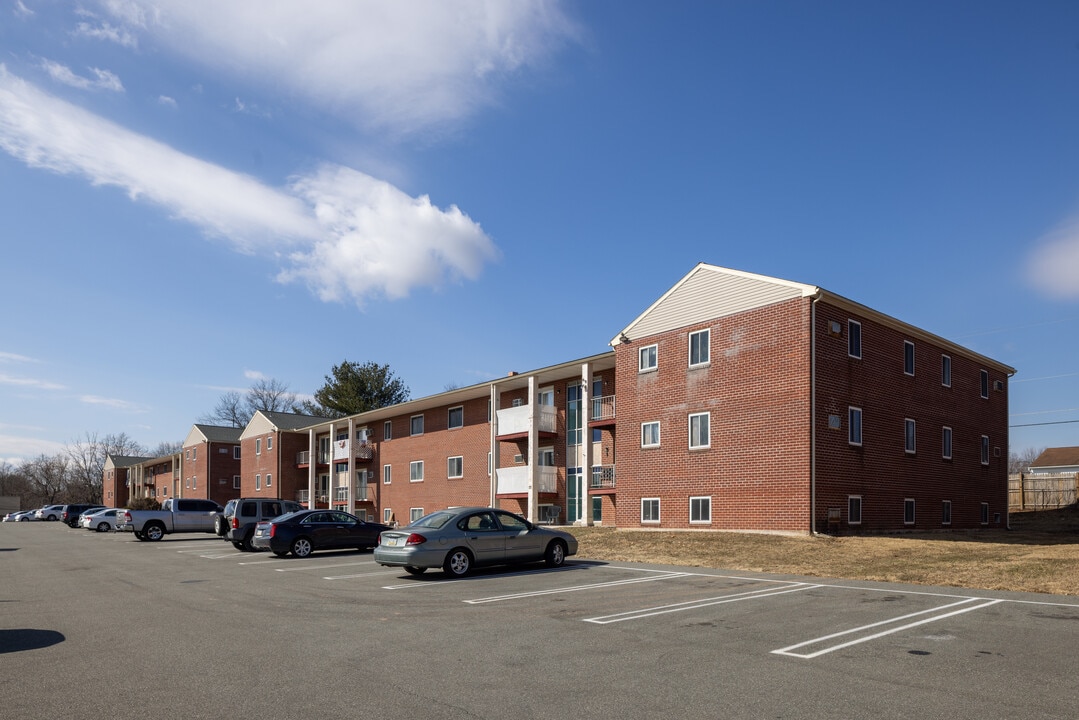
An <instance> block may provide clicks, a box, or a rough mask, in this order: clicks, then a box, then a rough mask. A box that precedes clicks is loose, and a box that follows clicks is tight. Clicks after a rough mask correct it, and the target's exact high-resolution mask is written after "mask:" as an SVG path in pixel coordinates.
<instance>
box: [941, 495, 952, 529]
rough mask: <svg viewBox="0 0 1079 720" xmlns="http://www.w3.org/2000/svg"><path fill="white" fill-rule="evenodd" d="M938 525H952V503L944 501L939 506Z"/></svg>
mask: <svg viewBox="0 0 1079 720" xmlns="http://www.w3.org/2000/svg"><path fill="white" fill-rule="evenodd" d="M940 524H941V525H951V524H952V501H951V500H944V501H943V502H941V504H940Z"/></svg>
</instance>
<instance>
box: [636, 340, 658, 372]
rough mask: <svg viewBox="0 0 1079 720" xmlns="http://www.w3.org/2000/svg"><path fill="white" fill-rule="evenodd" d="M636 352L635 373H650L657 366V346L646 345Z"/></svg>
mask: <svg viewBox="0 0 1079 720" xmlns="http://www.w3.org/2000/svg"><path fill="white" fill-rule="evenodd" d="M637 352H638V358H639V360H638V364H637V372H650V371H652V370H655V369H656V367H657V364H658V353H659V345H646V346H645V347H643V348H641V349H640V350H638V351H637Z"/></svg>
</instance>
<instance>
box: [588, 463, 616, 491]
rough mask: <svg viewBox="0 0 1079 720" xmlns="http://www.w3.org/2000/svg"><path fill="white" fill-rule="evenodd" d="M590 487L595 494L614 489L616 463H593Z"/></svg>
mask: <svg viewBox="0 0 1079 720" xmlns="http://www.w3.org/2000/svg"><path fill="white" fill-rule="evenodd" d="M588 488H589V490H592V491H593V493H595V494H602V493H605V492H612V491H614V465H593V466H592V479H591V481H590V482H589V483H588Z"/></svg>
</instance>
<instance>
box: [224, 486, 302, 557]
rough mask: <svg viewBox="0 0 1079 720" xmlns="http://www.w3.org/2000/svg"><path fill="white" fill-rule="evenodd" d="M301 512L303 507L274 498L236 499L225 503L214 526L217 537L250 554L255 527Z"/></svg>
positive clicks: (252, 547)
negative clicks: (261, 523)
mask: <svg viewBox="0 0 1079 720" xmlns="http://www.w3.org/2000/svg"><path fill="white" fill-rule="evenodd" d="M299 510H303V505H300V503H298V502H293V501H291V500H278V499H276V498H236V499H235V500H229V501H228V502H227V503H225V511H224V512H223V513H222V514H221V522H220V524H219V525H217V526H215V530H216V532H217V534H218V535H221V536H222V537H224V538H225V539H226V540H228V541H229V542H231V543H232V545H233V547H235V548H236V549H237V550H242V551H244V552H252V551H254V550H255V549H256V548H255V547H254V546H253V545H252V544H251V539H252V538H253V537H254V535H255V526H256V525H258V524H259V523H260V522H264V521H266V520H273V519H274V518H276V517H278V516H280V515H285V514H287V513H292V512H297V511H299Z"/></svg>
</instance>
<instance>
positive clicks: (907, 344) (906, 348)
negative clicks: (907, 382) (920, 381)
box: [903, 340, 914, 375]
mask: <svg viewBox="0 0 1079 720" xmlns="http://www.w3.org/2000/svg"><path fill="white" fill-rule="evenodd" d="M903 372H904V373H905V374H907V375H913V374H914V343H912V342H911V341H910V340H904V341H903Z"/></svg>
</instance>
